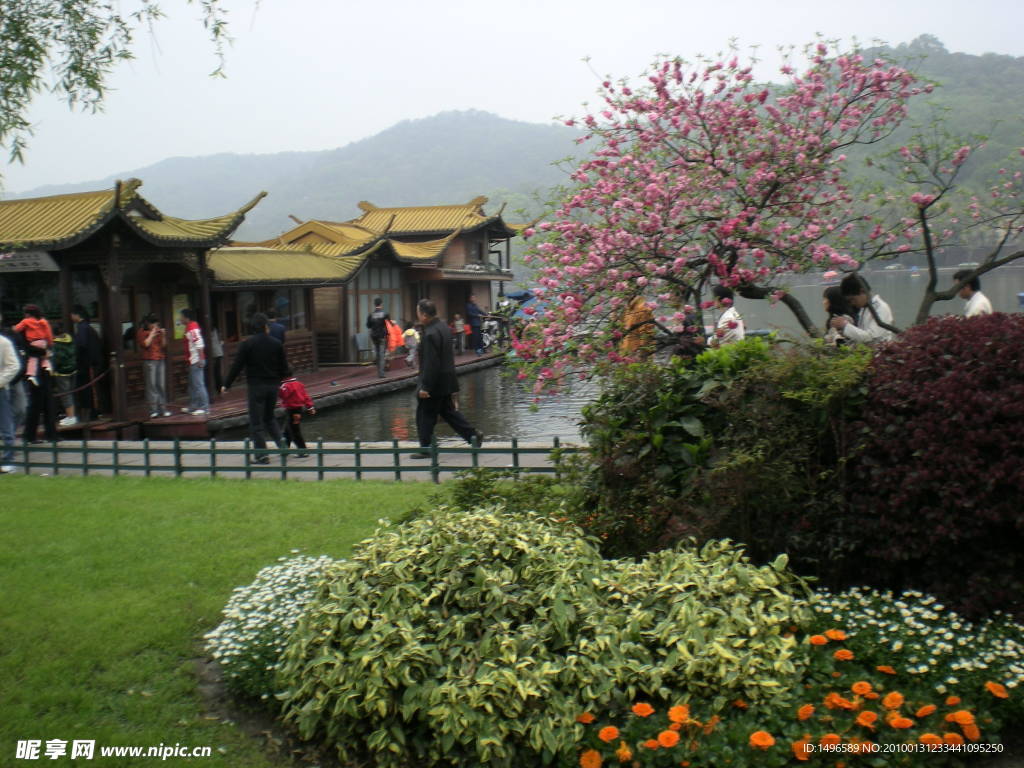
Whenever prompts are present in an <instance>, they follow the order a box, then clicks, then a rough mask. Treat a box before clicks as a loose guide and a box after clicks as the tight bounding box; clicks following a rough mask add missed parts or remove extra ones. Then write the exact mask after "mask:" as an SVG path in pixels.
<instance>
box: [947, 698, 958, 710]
mask: <svg viewBox="0 0 1024 768" xmlns="http://www.w3.org/2000/svg"><path fill="white" fill-rule="evenodd" d="M959 703H960V697H959V696H947V697H946V706H947V707H955V706H956V705H957V704H959Z"/></svg>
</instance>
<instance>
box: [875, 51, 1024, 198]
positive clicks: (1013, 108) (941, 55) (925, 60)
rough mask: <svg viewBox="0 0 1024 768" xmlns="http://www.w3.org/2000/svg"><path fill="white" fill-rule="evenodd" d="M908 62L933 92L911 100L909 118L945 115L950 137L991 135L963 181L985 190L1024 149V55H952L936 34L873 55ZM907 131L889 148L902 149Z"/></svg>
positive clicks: (927, 119) (923, 120)
mask: <svg viewBox="0 0 1024 768" xmlns="http://www.w3.org/2000/svg"><path fill="white" fill-rule="evenodd" d="M869 53H870V54H875V53H877V54H878V55H879V56H881V57H882V58H885V59H889V60H892V61H895V62H897V63H904V65H905V66H909V68H910V69H912V70H913V71H914V72H916V73H917V74H918V75H919V76H921V77H922V78H924V79H925V80H929V81H932V82H934V83H935V84H936V86H937V87H936V88H935V90H934V91H933V92H932V93H931V94H929V95H927V96H920V97H917V98H916V99H915V100H914V101H912V102H911V107H910V120H909V121H908V123H907V128H908V129H909V127H910V126H911V125H912V124H914V123H918V124H926V123H928V122H930V121H931V119H932V118H933V115H934V116H939V117H941V119H942V121H943V123H944V124H945V128H946V131H947V132H948V133H950V134H953V135H956V136H961V137H965V138H972V137H974V136H976V135H978V134H981V135H983V136H986V137H988V142H987V146H986V148H985V149H984V150H982V151H981V152H979V153H978V156H977V157H975V158H973V159H972V161H971V162H970V163H968V164H967V165H966V166H965V167H964V172H963V174H962V176H961V181H963V182H964V183H965V184H967V185H969V186H971V187H972V188H973V190H974V191H977V192H982V191H983V190H984V188H985V186H986V181H987V182H988V183H991V181H992V180H993V179H994V177H995V176H996V173H997V171H998V169H999V168H1000V167H1001V166H1002V165H1003V163H1004V162H1005V160H1006V158H1007V157H1008V156H1009V155H1011V154H1016V153H1017V152H1018V151H1019V150H1020V148H1021V147H1024V57H1014V56H1006V55H1003V54H997V53H986V54H984V55H982V56H974V55H972V54H967V53H951V52H949V51H948V50H946V47H945V46H944V45H943V44H942V42H941V41H940V40H939V39H938V38H936V37H935V36H934V35H921V36H919V37H917V38H916V39H915V40H913V41H912V42H910V43H903V44H900V45H897V46H891V47H886V48H876V49H871V51H869ZM907 135H908V130H900V131H899V132H898V133H897V134H896V135H895V136H894V137H893V139H894V140H893V141H890V142H888V144H889V145H895V146H898V145H899V144H900V143H901V142H902V141H904V140H905V139H906V137H907Z"/></svg>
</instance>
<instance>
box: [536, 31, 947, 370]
mask: <svg viewBox="0 0 1024 768" xmlns="http://www.w3.org/2000/svg"><path fill="white" fill-rule="evenodd" d="M806 54H807V59H808V60H807V64H806V68H805V71H803V72H802V73H799V74H798V73H797V72H796V70H795V69H794V68H793V67H791V66H788V65H787V66H786V67H784V68H783V70H782V72H783V75H784V77H785V79H786V82H785V84H784V85H782V86H774V85H773V86H765V85H762V84H758V83H755V82H754V79H753V75H752V74H751V68H750V67H749V66H747V65H745V64H741V63H740V61H739V60H738V58H736V57H733V58H732V59H731V60H728V61H726V60H722V61H704V62H701V63H700V64H699V65H698V66H696V67H690V66H689V65H685V64H684V63H683V62H682V61H681V60H679V59H659V60H657V61H656V62H655V63H654V65H653V67H652V69H651V71H650V73H649V75H648V76H647V78H646V81H645V82H643V83H642V84H639V85H635V84H634V85H631V84H629V83H627V82H621V83H612V82H611V81H610V80H607V81H605V82H604V83H603V86H602V89H601V94H602V97H603V102H604V103H603V106H602V108H600V109H599V111H597V113H596V114H589V115H586V116H584V117H583V118H581V119H579V120H570V121H567V122H568V123H569V124H579V125H582V126H584V127H585V129H586V130H587V131H588V133H587V136H586V138H585V139H581V141H592V142H593V144H594V145H595V146H596V149H595V151H594V154H593V155H592V156H591V157H590V158H589V159H587V160H586V161H585V162H583V163H582V164H580V165H579V166H578V167H577V168H575V170H574V171H573V173H572V175H571V181H572V187H571V189H570V190H569V192H568V194H567V196H566V197H565V199H564V200H563V201H562V203H561V205H560V206H559V207H558V208H557V209H556V210H555V212H554V214H553V215H552V216H551V218H550V219H549V220H547V221H544V222H542V223H540V224H539V225H538V226H537V227H536V231H535V232H528V233H527V234H528V235H529V234H532V235H534V237H536V238H537V239H539V240H540V242H539V243H537V244H536V245H534V247H533V249H532V251H531V253H530V254H529V255H528V259H529V260H531V261H532V262H533V263H534V264H535V265H536V266H537V267H538V274H539V280H538V282H539V284H540V288H541V290H542V292H543V294H544V296H543V298H544V300H545V301H546V302H547V308H546V309H547V311H546V313H545V314H544V315H543V317H541V318H539V319H537V320H536V321H535V322H534V323H532V327H531V328H530V330H529V332H528V333H526V334H525V335H524V337H523V339H522V340H521V342H520V343H519V346H518V353H519V355H520V358H521V359H522V360H523V361H524V362H525V364H526V366H527V367H529V366H533V368H532V370H531V373H532V374H533V375H534V376H535V377H536V378H537V379H538V380H539V383H540V384H541V386H542V387H543V386H545V385H546V384H548V383H550V382H552V381H557V380H559V379H561V378H562V377H563V376H565V375H566V374H567V373H570V372H579V371H590V372H593V371H597V372H600V371H601V370H602V369H603V368H605V367H607V366H609V365H616V364H620V363H623V362H629V361H631V360H633V359H635V358H636V357H637V356H640V355H642V354H643V347H641V348H640V350H639V351H635V352H631V353H630V354H623V353H622V352H621V351H620V350H621V349H622V348H623V345H621V344H620V342H621V340H622V338H623V336H624V334H625V333H627V332H629V331H630V329H629V328H626V327H624V325H623V317H624V311H625V309H626V307H627V306H628V305H629V304H630V302H631V301H632V300H633V299H635V298H636V297H637V296H638V295H640V296H642V297H643V298H644V299H645V300H646V303H647V310H648V315H647V317H648V318H649V319H645V320H644V321H643V322H644V323H645V324H648V325H650V326H653V327H655V328H657V329H659V330H660V331H661V332H662V333H669V334H670V333H674V332H675V333H678V332H680V331H682V330H684V329H685V328H686V327H690V328H692V327H693V325H694V323H695V322H696V323H701V313H700V308H701V307H702V306H704V307H706V306H707V302H706V299H707V295H708V292H709V290H710V288H711V286H712V285H713V284H714V283H722V284H724V285H726V286H730V287H733V288H736V289H738V292H739V293H741V294H742V295H746V296H749V297H754V298H769V297H772V298H781V299H782V300H784V301H787V303H788V304H789V305H790V307H791V308H793V309H794V311H795V312H797V316H798V318H799V319H801V321H802V322H804V320H806V322H805V327H807V328H808V329H810V327H811V324H810V321H809V319H807V318H806V314H804V316H803V317H801V314H800V312H801V311H802V308H801V310H800V311H797V309H796V308H795V307H794V306H793V303H790V302H789V301H788V297H787V296H786V295H785V294H784V293H783V292H780V291H779V290H778V288H779V286H780V284H781V282H782V281H783V280H784V279H785V278H786V277H787V276H790V275H792V274H794V273H800V272H805V271H808V270H819V269H820V270H825V269H836V268H840V269H842V268H845V269H852V268H854V267H855V266H856V262H855V260H854V259H853V258H852V257H851V256H850V254H849V253H848V252H846V251H844V250H842V248H841V244H842V242H843V240H844V238H845V237H847V236H848V235H850V233H851V231H852V229H853V228H854V227H855V226H856V225H858V224H861V223H862V221H863V216H862V215H861V214H859V213H858V208H857V204H856V201H855V200H854V197H853V195H852V194H851V192H850V190H849V188H848V186H847V185H846V184H845V183H844V164H845V160H846V156H845V154H844V150H846V149H847V148H849V147H851V146H854V145H858V144H870V143H874V142H877V141H879V140H881V139H883V138H884V137H885V136H887V135H888V134H889V133H891V131H892V130H893V129H894V128H895V126H896V125H897V124H898V123H899V122H900V121H901V120H902V119H903V118H904V116H905V115H906V102H907V100H908V99H909V98H911V97H912V96H914V95H915V94H917V93H919V92H921V91H923V90H927V87H919V86H918V84H917V82H916V80H915V78H914V76H913V75H912V74H910V73H909V72H908V71H906V70H905V69H903V68H901V67H898V66H895V65H891V64H889V63H887V62H885V61H882V60H878V59H875V60H865V59H864V58H863V57H862V56H861V55H860V54H858V53H856V52H852V53H841V52H839V51H838V49H837V48H836V47H835V45H834V44H826V43H824V42H821V43H818V44H816V45H813V46H811V47H809V48H808V49H807V50H806ZM797 306H798V305H797ZM634 346H635V345H634Z"/></svg>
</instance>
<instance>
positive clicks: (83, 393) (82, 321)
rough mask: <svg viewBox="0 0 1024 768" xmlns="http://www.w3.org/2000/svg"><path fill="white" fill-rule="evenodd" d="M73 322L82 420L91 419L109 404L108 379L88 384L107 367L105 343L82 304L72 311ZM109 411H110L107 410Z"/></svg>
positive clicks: (78, 402)
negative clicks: (104, 352) (107, 394)
mask: <svg viewBox="0 0 1024 768" xmlns="http://www.w3.org/2000/svg"><path fill="white" fill-rule="evenodd" d="M71 322H72V323H73V324H74V328H75V331H74V333H73V334H72V335H73V336H74V339H75V365H76V368H77V371H76V373H75V387H76V388H77V389H78V392H77V393H76V403H75V404H76V405H77V406H78V407H77V411H78V420H79V421H90V420H91V419H93V418H95V417H96V416H97V415H98V414H99V413H101V412H104V411H105V410H106V408H105V406H107V407H109V402H108V399H107V397H106V382H97V383H95V384H93V385H91V386H90V385H89V382H90V381H93V379H96V378H97V377H99V375H100V374H101V373H102V372H103V370H104V367H105V366H104V365H103V342H102V341H100V337H99V334H97V333H96V329H95V328H93V327H92V325H91V324H90V323H89V313H88V312H87V311H86V309H85V307H83V306H82V305H81V304H76V305H75V306H74V308H73V309H72V310H71ZM107 412H109V411H107Z"/></svg>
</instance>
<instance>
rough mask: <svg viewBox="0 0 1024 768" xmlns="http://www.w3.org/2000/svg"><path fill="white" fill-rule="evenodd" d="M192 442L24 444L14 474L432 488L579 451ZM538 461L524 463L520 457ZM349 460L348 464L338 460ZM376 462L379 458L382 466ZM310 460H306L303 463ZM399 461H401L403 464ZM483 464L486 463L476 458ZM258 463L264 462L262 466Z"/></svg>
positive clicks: (548, 470)
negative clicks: (417, 483) (340, 481)
mask: <svg viewBox="0 0 1024 768" xmlns="http://www.w3.org/2000/svg"><path fill="white" fill-rule="evenodd" d="M194 443H195V441H182V440H180V439H176V440H173V441H159V442H154V443H151V442H150V441H149V440H142V441H131V442H124V441H117V440H115V441H112V442H110V443H106V442H103V443H99V441H86V440H84V439H83V440H81V441H79V442H78V443H77V444H76V443H74V442H70V441H60V442H52V443H42V444H39V443H37V444H26V445H24V446H23V447H22V449H21V453H22V459H23V460H22V462H21V469H23V471H24V472H25V474H31V473H32V470H48V471H49V472H50V473H52V474H54V475H59V474H61V473H62V472H63V473H79V474H82V475H89V474H103V473H110V474H113V475H115V476H120V475H131V474H142V475H144V476H146V477H150V476H152V475H154V474H160V475H165V474H173V475H174V476H176V477H184V476H190V477H211V478H215V477H223V476H227V477H231V476H238V475H244V477H245V478H246V479H249V478H251V477H253V476H254V475H267V474H275V473H276V474H277V475H278V476H279V477H280V479H282V480H287V479H288V477H289V475H291V476H295V475H300V476H302V477H303V478H304V479H313V478H312V476H313V475H315V479H317V480H325V479H331V478H335V477H338V476H342V475H344V476H354V477H355V479H356V480H362V479H364V476H370V477H387V478H392V479H394V480H401V479H402V476H403V475H414V476H415V475H417V474H418V475H420V476H422V475H423V474H425V473H429V475H430V479H431V480H433V481H434V482H435V483H436V482H440V479H441V475H442V474H443V473H455V472H460V471H463V470H467V469H490V470H494V471H501V472H512V473H513V474H514V475H515V476H519V475H520V474H555V475H558V474H559V473H560V471H561V462H562V460H563V459H564V458H565V457H566V456H568V455H570V454H575V453H578V452H580V451H581V450H585V449H582V448H580V447H578V446H572V445H569V446H563V445H562V444H561V442H560V440H559V439H558V438H557V437H556V438H554V439H553V440H552V442H551V445H550V446H538V445H525V446H521V445H520V444H519V441H518V440H515V439H513V440H511V442H510V443H509V444H508V445H505V446H502V445H492V446H487V447H477V446H454V445H453V446H448V445H438V444H437V442H436V441H435V442H434V444H433V445H431V446H430V447H429V448H420V447H418V446H409V445H404V446H403V445H400V444H399V442H398V441H397V440H392V441H390V443H389V444H388V443H380V442H373V443H370V444H366V443H364V442H363V441H360V440H356V441H355V442H354V443H351V444H347V445H342V446H338V445H336V444H335V445H329V446H325V445H324V444H323V440H317V441H316V443H311V444H309V446H308V447H307V448H306V449H305V450H304V451H303V453H306V454H308V457H303V458H301V459H300V458H298V457H296V456H295V455H294V454H295V453H296V452H297V451H298V449H296V448H292V449H289V450H283V449H279V448H264V449H257V448H253V447H252V445H251V444H250V441H249V440H245V441H244V442H243V443H242V444H241V445H237V444H236V445H231V446H223V445H222V444H218V443H217V441H216V440H210V441H209V442H208V443H206V444H203V445H201V446H197V445H195V444H194ZM420 453H426V454H428V458H426V459H410V458H409V457H410V456H411V455H412V454H420ZM467 455H468V456H469V458H470V461H469V463H468V464H464V463H460V464H458V465H451V464H444V463H443V461H442V460H443V458H444V457H446V456H456V457H459V456H467ZM488 456H508V457H509V463H507V464H504V465H502V466H488V465H485V464H482V463H481V459H482V457H488ZM538 456H539V457H543V460H542V461H540V462H536V460H534V461H531V460H530V458H528V457H538ZM346 457H351V462H349V461H346ZM382 457H383V460H382ZM310 460H312V461H310ZM403 460H405V461H407V462H409V463H403ZM484 460H485V461H486V458H484ZM263 461H266V462H267V463H263Z"/></svg>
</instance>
